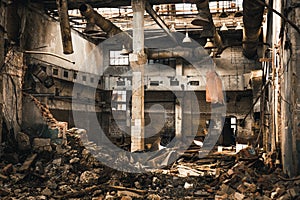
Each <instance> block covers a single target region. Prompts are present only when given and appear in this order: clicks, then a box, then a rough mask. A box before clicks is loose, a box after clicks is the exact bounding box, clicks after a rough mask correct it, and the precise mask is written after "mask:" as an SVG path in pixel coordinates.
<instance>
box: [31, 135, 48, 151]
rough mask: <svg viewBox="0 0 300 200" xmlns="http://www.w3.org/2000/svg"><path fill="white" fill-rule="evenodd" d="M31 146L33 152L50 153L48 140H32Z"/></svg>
mask: <svg viewBox="0 0 300 200" xmlns="http://www.w3.org/2000/svg"><path fill="white" fill-rule="evenodd" d="M32 146H33V150H35V151H37V152H41V151H48V152H51V151H52V147H51V139H50V138H34V139H33V144H32Z"/></svg>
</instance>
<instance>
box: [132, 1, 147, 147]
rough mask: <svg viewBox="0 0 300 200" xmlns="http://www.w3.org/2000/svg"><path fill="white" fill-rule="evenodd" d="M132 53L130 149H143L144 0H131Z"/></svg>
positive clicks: (145, 59) (145, 58)
mask: <svg viewBox="0 0 300 200" xmlns="http://www.w3.org/2000/svg"><path fill="white" fill-rule="evenodd" d="M131 5H132V10H133V53H132V54H130V55H129V60H130V65H131V68H132V71H133V72H132V108H131V111H132V116H131V151H132V152H134V151H139V150H144V124H145V122H144V64H145V63H146V61H147V57H146V55H145V53H144V11H145V1H144V0H132V1H131Z"/></svg>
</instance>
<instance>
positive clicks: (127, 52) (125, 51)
mask: <svg viewBox="0 0 300 200" xmlns="http://www.w3.org/2000/svg"><path fill="white" fill-rule="evenodd" d="M120 54H121V55H124V56H125V55H129V51H128V50H127V49H126V48H125V45H124V44H123V46H122V50H121V53H120Z"/></svg>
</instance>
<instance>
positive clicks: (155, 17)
mask: <svg viewBox="0 0 300 200" xmlns="http://www.w3.org/2000/svg"><path fill="white" fill-rule="evenodd" d="M146 11H147V13H148V14H149V15H150V16H151V17H152V19H153V20H154V21H155V22H156V23H157V24H158V25H159V26H160V27H161V28H162V29H163V30H164V32H165V33H166V34H167V35H168V36H169V37H170V38H171V39H172V40H173V41H174V42H175V43H176V44H177V43H178V41H177V40H176V38H175V37H174V36H173V35H172V33H171V32H170V29H169V28H168V26H167V25H166V23H165V22H164V21H163V20H162V19H161V18H160V17H159V16H158V15H157V13H156V12H155V11H154V10H153V8H152V6H151V5H150V3H149V2H148V1H147V2H146Z"/></svg>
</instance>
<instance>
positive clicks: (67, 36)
mask: <svg viewBox="0 0 300 200" xmlns="http://www.w3.org/2000/svg"><path fill="white" fill-rule="evenodd" d="M56 4H57V9H58V15H59V21H60V30H61V38H62V44H63V52H64V54H72V53H73V45H72V37H71V28H70V22H69V15H68V2H67V0H56Z"/></svg>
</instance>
